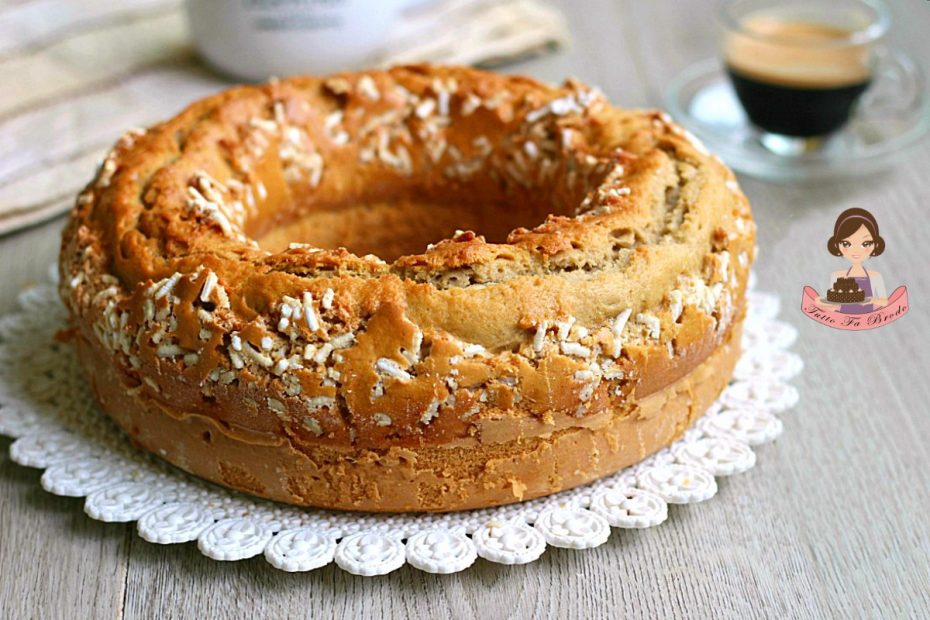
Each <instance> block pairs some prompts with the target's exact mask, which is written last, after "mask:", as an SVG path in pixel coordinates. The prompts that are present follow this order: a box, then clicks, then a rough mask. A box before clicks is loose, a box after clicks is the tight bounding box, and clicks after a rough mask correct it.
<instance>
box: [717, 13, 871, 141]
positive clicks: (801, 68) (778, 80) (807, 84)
mask: <svg viewBox="0 0 930 620" xmlns="http://www.w3.org/2000/svg"><path fill="white" fill-rule="evenodd" d="M849 37H850V32H849V31H848V30H843V29H841V28H835V27H833V26H828V25H823V24H817V23H807V22H798V21H787V20H784V19H779V18H777V17H774V16H772V15H763V16H755V17H750V18H749V19H747V20H745V21H743V22H742V24H741V30H740V31H739V32H734V33H731V34H730V35H729V36H728V37H727V39H726V44H725V49H724V56H725V63H726V68H727V73H728V74H729V76H730V80H731V81H732V83H733V88H734V90H735V91H736V95H737V97H739V100H740V103H742V105H743V108H744V109H745V110H746V114H747V115H748V116H749V119H750V120H751V121H752V122H753V123H754V124H755V125H757V126H759V127H761V128H762V129H764V130H765V131H769V132H772V133H778V134H784V135H788V136H798V137H813V136H823V135H827V134H830V133H832V132H834V131H836V130H837V129H840V128H841V127H842V126H843V125H844V124H846V122H847V121H848V120H849V117H850V114H851V112H852V110H853V106H854V104H855V103H856V101H857V100H858V99H859V97H860V96H861V95H862V93H863V92H865V90H866V89H867V88H868V87H869V82H870V81H871V73H870V69H869V53H870V50H869V49H868V48H867V47H864V46H862V45H858V46H856V45H850V44H848V40H849Z"/></svg>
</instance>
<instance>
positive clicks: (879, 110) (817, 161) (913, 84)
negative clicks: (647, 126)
mask: <svg viewBox="0 0 930 620" xmlns="http://www.w3.org/2000/svg"><path fill="white" fill-rule="evenodd" d="M888 54H889V55H890V56H891V57H892V58H893V60H894V63H895V64H896V65H897V66H898V68H899V69H901V70H900V71H898V72H897V74H896V75H890V76H889V75H883V76H879V75H876V76H875V78H874V79H873V84H874V85H873V86H872V87H871V88H870V89H869V91H868V92H866V94H865V95H863V97H862V99H861V100H860V102H859V105H858V109H857V110H856V112H855V114H854V116H853V118H852V119H851V120H850V122H849V123H848V124H847V125H846V126H845V127H844V128H843V129H842V130H840V131H838V132H837V133H835V134H833V135H831V136H830V137H828V138H824V139H823V140H822V142H821V143H819V144H818V145H817V147H816V148H815V149H813V150H809V151H808V152H806V153H802V154H798V155H779V154H776V153H773V152H772V151H771V150H769V149H768V148H767V147H766V146H764V145H763V138H764V137H765V134H764V132H762V131H761V130H759V129H758V128H756V127H754V126H753V125H751V124H750V122H749V119H748V118H747V117H746V113H745V112H744V111H743V109H742V107H741V106H740V103H739V100H738V99H737V98H736V93H735V92H734V91H733V88H732V86H731V85H730V80H729V78H728V77H727V75H726V73H724V70H723V66H722V62H721V61H720V60H719V59H717V58H710V59H707V60H704V61H702V62H699V63H697V64H695V65H693V66H691V67H689V68H688V69H686V70H685V71H684V72H683V73H682V74H681V75H679V76H678V77H677V78H675V79H674V80H673V81H672V83H671V84H670V85H669V87H668V91H667V93H666V106H667V107H668V111H669V113H670V114H671V115H672V116H673V117H674V119H675V120H676V121H678V122H679V123H681V124H682V125H684V126H685V127H687V128H688V129H689V130H690V131H691V132H692V133H694V134H695V135H696V136H697V137H699V138H700V139H701V141H703V142H704V143H705V144H706V145H707V148H708V149H710V150H711V151H713V152H714V153H716V154H717V155H719V156H720V157H721V158H723V160H724V161H725V162H726V163H727V165H729V166H730V167H731V168H733V169H734V170H736V171H738V172H743V173H745V174H748V175H750V176H754V177H759V178H763V179H768V180H772V181H804V180H822V179H829V178H837V177H844V176H861V175H863V174H867V173H869V172H875V171H878V170H881V169H885V168H888V167H890V166H891V165H893V164H894V162H895V161H896V158H897V156H898V155H900V154H901V152H902V151H903V149H904V148H905V147H906V146H909V145H911V144H913V143H914V142H915V141H916V140H917V139H918V138H920V137H921V136H922V135H923V134H924V132H925V131H926V130H927V127H928V126H930V105H928V98H927V93H926V92H925V90H924V85H923V78H922V76H921V74H920V72H919V70H918V69H917V67H916V65H915V64H914V63H913V62H912V61H911V60H910V59H909V58H908V57H907V56H906V55H904V54H903V53H901V52H897V51H895V52H888ZM889 80H890V83H889ZM905 82H909V83H905ZM908 91H909V94H908ZM908 99H909V100H908Z"/></svg>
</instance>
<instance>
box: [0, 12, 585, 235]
mask: <svg viewBox="0 0 930 620" xmlns="http://www.w3.org/2000/svg"><path fill="white" fill-rule="evenodd" d="M567 38H568V37H567V32H566V28H565V24H564V21H563V19H562V17H561V15H559V14H558V13H557V12H556V11H554V10H552V9H550V8H548V7H545V6H543V5H541V4H539V3H538V2H537V1H536V0H512V1H510V0H503V1H501V0H442V1H440V2H437V3H434V4H431V5H428V6H427V7H426V8H421V9H419V10H418V11H417V12H416V13H414V14H412V15H410V16H408V17H407V18H406V19H405V20H404V21H403V22H402V23H401V24H400V27H399V28H398V32H397V33H396V36H395V37H394V39H393V43H392V44H391V45H390V46H389V47H388V52H387V53H386V55H385V57H384V61H383V64H385V65H387V64H393V63H401V62H420V61H432V62H453V63H461V64H483V65H487V64H495V63H498V62H504V61H507V60H510V59H513V58H516V57H521V56H524V55H527V54H529V53H535V52H538V51H541V50H545V49H550V48H552V47H554V46H558V45H564V44H566V43H567ZM0 84H2V88H0V235H2V234H6V233H9V232H11V231H15V230H18V229H20V228H23V227H26V226H30V225H32V224H36V223H39V222H42V221H45V220H47V219H50V218H52V217H55V216H56V215H59V214H61V213H63V212H65V211H67V210H68V209H69V208H70V207H71V205H72V203H73V200H74V196H75V195H76V194H77V192H78V191H80V189H81V187H82V186H83V185H84V184H85V183H86V182H87V181H88V180H89V179H90V178H91V176H92V175H93V173H94V170H95V168H96V166H97V164H98V162H99V161H100V160H101V159H102V157H103V155H104V153H105V152H106V151H107V149H108V148H109V147H110V145H112V144H113V143H114V142H115V141H116V139H117V138H118V137H119V136H120V135H121V134H122V133H123V132H124V131H125V130H126V129H128V128H130V127H135V126H146V125H150V124H152V123H155V122H157V121H158V120H161V119H164V118H166V117H168V116H170V115H172V114H174V113H176V112H177V111H179V110H180V109H182V108H183V107H184V106H185V105H186V104H188V103H189V102H191V101H192V100H194V99H197V98H200V97H203V96H205V95H208V94H210V93H212V92H215V91H217V90H219V89H221V88H224V87H226V86H228V82H226V81H225V80H224V79H223V78H222V77H220V76H218V75H216V74H213V73H211V72H210V71H209V70H207V69H206V68H205V67H204V66H203V65H202V64H201V63H200V61H199V60H198V59H197V57H196V55H195V53H194V49H193V46H192V45H191V42H190V40H189V37H188V33H187V24H186V23H185V18H184V11H183V6H182V4H181V2H180V0H119V1H117V2H115V1H114V0H0Z"/></svg>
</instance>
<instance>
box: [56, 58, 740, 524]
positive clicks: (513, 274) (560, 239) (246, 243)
mask: <svg viewBox="0 0 930 620" xmlns="http://www.w3.org/2000/svg"><path fill="white" fill-rule="evenodd" d="M754 234H755V226H754V224H753V220H752V216H751V213H750V208H749V204H748V202H747V200H746V198H745V196H744V195H743V194H742V192H740V190H739V188H738V186H737V185H736V182H735V179H734V176H733V174H732V173H731V172H730V171H729V170H728V169H727V168H726V167H725V166H724V165H723V164H722V163H721V162H720V160H719V159H717V158H716V157H714V156H712V155H710V154H708V153H707V152H706V151H705V150H704V148H703V147H702V146H701V145H700V143H698V142H697V141H696V140H695V139H694V138H693V137H691V136H690V134H688V133H687V132H686V131H684V130H682V129H681V128H680V127H678V126H677V125H675V124H673V123H672V122H671V121H670V119H669V118H668V117H667V116H665V115H664V114H663V113H661V112H654V111H630V110H623V109H618V108H615V107H612V106H611V105H610V104H609V103H608V102H607V101H606V100H605V98H604V96H603V95H602V94H601V93H600V92H599V91H597V90H595V89H592V88H589V87H587V86H584V85H582V84H580V83H578V82H576V81H572V80H570V81H568V82H566V83H565V84H564V85H563V86H561V87H554V86H549V85H544V84H541V83H539V82H536V81H534V80H531V79H527V78H523V77H509V76H502V75H496V74H493V73H486V72H481V71H476V70H471V69H465V68H444V67H422V66H412V67H399V68H394V69H391V70H388V71H372V72H362V73H347V74H341V75H336V76H333V77H328V78H323V79H317V78H309V77H307V78H293V79H288V80H281V81H272V82H270V83H268V84H266V85H261V86H245V87H239V88H234V89H232V90H229V91H226V92H223V93H220V94H218V95H215V96H213V97H210V98H207V99H205V100H202V101H199V102H197V103H194V104H193V105H191V106H190V107H189V108H187V109H186V110H185V111H183V112H182V113H181V114H179V115H178V116H177V117H175V118H174V119H172V120H170V121H167V122H165V123H162V124H160V125H156V126H155V127H152V128H151V129H148V130H147V131H133V132H130V133H127V134H126V135H125V136H124V137H123V138H122V139H120V140H119V142H118V143H117V145H116V146H115V148H114V149H113V151H112V152H111V153H110V154H109V156H108V157H107V158H106V159H105V161H104V162H103V164H102V165H101V167H100V170H99V172H98V173H97V175H96V178H95V179H94V180H93V182H92V183H91V184H90V185H89V186H88V187H87V188H86V189H85V190H84V191H83V192H82V193H81V194H80V196H79V197H78V199H77V204H76V206H75V208H74V210H73V212H72V214H71V217H70V221H69V223H68V225H67V227H66V229H65V231H64V234H63V242H62V250H61V259H60V271H61V285H60V286H61V296H62V299H63V300H64V302H65V304H66V305H67V307H68V309H69V313H70V317H71V323H72V328H71V329H70V330H69V332H68V334H70V337H71V339H72V340H73V342H74V343H75V345H76V349H77V352H78V355H79V357H80V360H81V364H82V366H83V367H84V368H85V369H86V372H87V376H88V380H89V382H90V384H91V386H92V389H93V392H94V394H95V396H96V398H97V400H98V402H99V403H100V405H101V407H102V409H103V410H104V411H105V412H106V413H107V414H108V415H109V416H111V417H112V418H113V420H115V421H116V423H117V424H118V425H119V426H120V427H121V428H123V429H124V430H125V431H126V433H128V434H129V435H130V436H131V437H132V439H133V441H134V442H135V443H136V444H137V445H139V446H141V447H143V448H145V449H146V450H150V451H152V452H153V453H155V454H158V455H159V456H160V457H161V458H163V459H165V460H167V461H169V462H171V463H173V464H174V465H176V466H178V467H180V468H182V469H184V470H187V471H189V472H191V473H193V474H195V475H197V476H201V477H203V478H206V479H208V480H211V481H214V482H217V483H220V484H223V485H226V486H228V487H231V488H234V489H238V490H241V491H244V492H247V493H251V494H254V495H259V496H263V497H266V498H270V499H274V500H279V501H283V502H289V503H292V504H299V505H306V506H318V507H326V508H338V509H354V510H370V511H447V510H459V509H465V508H474V507H482V506H492V505H498V504H505V503H508V502H516V501H519V500H524V499H528V498H533V497H539V496H542V495H546V494H549V493H553V492H556V491H559V490H562V489H566V488H569V487H573V486H576V485H580V484H583V483H586V482H589V481H592V480H594V479H596V478H599V477H602V476H605V475H607V474H610V473H613V472H616V471H618V470H620V469H622V468H624V467H627V466H629V465H631V464H633V463H636V462H637V461H639V460H641V459H643V458H644V457H646V456H647V455H649V454H651V453H653V452H656V451H657V450H659V449H661V448H663V447H664V446H667V445H668V444H669V443H670V442H672V441H673V440H674V439H675V438H677V437H678V436H680V435H681V434H682V433H683V432H684V431H685V430H686V429H687V428H688V427H689V426H690V425H691V423H692V422H694V420H695V419H696V418H697V417H699V416H700V415H701V414H703V412H704V411H705V410H706V409H707V407H709V406H710V404H711V403H712V402H713V401H714V399H715V398H716V397H717V396H718V394H719V392H720V391H721V390H722V389H723V387H724V386H725V385H726V383H727V382H728V380H729V377H730V374H731V371H732V369H733V366H734V364H735V362H736V359H737V356H738V353H739V341H740V327H741V324H742V319H743V316H744V311H745V304H744V292H745V283H746V279H747V275H748V270H749V266H750V263H751V261H752V259H753V253H754Z"/></svg>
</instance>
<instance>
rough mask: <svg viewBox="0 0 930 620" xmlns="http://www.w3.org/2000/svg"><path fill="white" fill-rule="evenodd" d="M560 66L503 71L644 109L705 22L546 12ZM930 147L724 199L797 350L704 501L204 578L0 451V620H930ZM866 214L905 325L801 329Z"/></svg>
mask: <svg viewBox="0 0 930 620" xmlns="http://www.w3.org/2000/svg"><path fill="white" fill-rule="evenodd" d="M563 5H564V9H565V12H566V13H567V15H568V17H569V19H570V22H571V27H572V30H573V33H574V45H573V47H572V48H571V49H570V50H567V51H565V52H562V53H559V54H556V55H551V56H547V57H543V58H538V59H534V60H532V61H529V62H526V63H523V64H521V65H519V66H517V67H516V68H515V69H514V70H515V71H520V72H526V73H529V74H532V75H535V76H538V77H541V78H544V79H547V80H560V79H562V78H563V77H565V76H568V75H576V76H578V77H580V78H581V79H583V80H585V81H589V82H591V83H595V84H598V85H600V86H601V87H602V88H603V89H604V90H605V91H606V92H607V94H608V95H609V96H610V97H611V99H612V100H613V101H615V102H619V103H622V104H624V105H628V106H656V105H661V102H662V92H663V87H664V85H665V84H666V83H667V82H668V81H669V80H670V79H671V78H672V77H673V76H674V75H675V74H676V73H677V72H679V71H680V70H682V69H683V68H685V67H686V66H688V65H689V64H691V63H692V62H694V61H695V60H698V59H701V58H705V57H708V56H711V55H712V54H713V53H714V41H715V38H714V34H713V32H714V30H713V28H714V15H713V8H714V3H713V2H710V1H707V2H705V1H698V0H676V1H674V2H673V1H671V0H665V1H661V2H658V1H657V2H645V1H641V0H640V1H634V0H625V1H619V0H618V1H614V2H607V1H597V2H593V1H586V2H583V3H582V2H571V1H570V0H564V2H563ZM892 8H893V11H894V14H895V18H896V23H895V26H894V30H893V33H892V40H893V41H894V42H895V44H897V45H899V46H901V47H903V48H904V49H906V50H908V51H910V52H911V53H912V54H913V55H914V56H915V57H918V58H919V57H921V56H922V57H923V58H925V59H926V58H930V36H928V35H930V2H925V1H923V0H898V1H897V2H895V3H894V4H893V6H892ZM928 179H930V141H927V140H924V141H923V142H922V143H920V144H919V145H917V146H916V147H914V148H913V149H912V150H911V151H910V154H909V157H908V158H907V160H906V161H904V162H903V163H902V164H901V165H900V167H899V168H898V169H897V170H896V171H894V172H892V173H888V174H884V175H878V176H869V177H865V178H860V179H856V180H847V181H841V182H835V183H820V184H817V185H814V186H807V187H799V186H792V185H773V184H768V183H764V182H760V181H754V180H751V179H746V178H743V179H741V182H742V184H743V187H744V189H745V191H746V193H747V194H748V195H749V197H750V199H751V200H752V203H753V207H754V211H755V214H756V218H757V220H758V223H759V246H760V249H761V252H760V257H759V261H758V263H757V273H758V275H759V286H760V288H762V289H767V290H772V291H777V292H778V293H779V294H780V295H781V296H782V300H783V307H784V310H783V317H784V318H786V320H789V321H790V322H792V323H793V324H794V325H796V326H797V327H798V328H799V329H800V339H799V341H798V342H797V344H796V345H795V346H794V350H795V351H797V352H799V353H800V354H801V355H802V356H803V357H804V360H805V363H806V370H805V372H804V373H803V375H802V376H801V377H799V378H798V379H796V380H795V381H794V383H795V385H797V386H798V387H799V388H800V390H801V394H802V400H801V404H800V405H799V406H798V407H797V409H796V410H795V411H793V412H791V413H789V414H786V415H785V416H784V421H785V432H784V434H783V435H782V437H781V438H780V439H779V440H778V441H777V442H776V443H774V444H772V445H769V446H765V447H763V448H761V449H759V450H758V456H759V460H758V465H757V466H756V467H755V469H753V470H752V471H751V472H749V473H747V474H744V475H741V476H737V477H735V478H732V479H728V480H723V481H722V482H721V485H720V492H719V494H718V496H717V497H716V498H715V499H713V500H712V501H709V502H707V503H704V504H699V505H696V506H692V507H686V508H675V509H673V510H672V512H671V515H670V518H669V521H668V522H667V523H666V524H664V525H662V526H661V527H658V528H653V529H651V530H647V531H618V530H614V532H613V534H612V536H611V538H610V540H609V541H608V542H607V543H606V544H604V545H603V546H601V547H599V548H597V549H595V550H591V551H585V552H575V551H566V550H560V549H554V548H550V549H549V550H548V551H547V552H546V554H545V555H544V556H543V557H542V559H540V560H539V561H537V562H535V563H533V564H530V565H528V566H523V567H514V568H510V567H506V566H501V565H497V564H491V563H489V562H485V561H483V560H479V561H478V562H477V564H476V565H475V566H474V567H473V568H471V569H470V570H468V571H465V572H463V573H459V574H456V575H452V576H446V577H440V576H435V575H429V574H425V573H422V572H420V571H417V570H415V569H413V568H410V567H409V566H405V567H404V568H403V569H401V570H399V571H397V572H395V573H392V574H391V575H389V576H387V577H384V578H376V579H369V578H361V577H354V576H352V575H349V574H347V573H345V572H343V571H342V570H340V569H338V568H336V567H335V566H334V565H330V566H328V567H326V568H324V569H321V570H318V571H314V572H311V573H307V574H286V573H282V572H278V571H276V570H274V569H273V568H271V566H269V565H268V564H267V563H266V562H265V561H264V560H263V559H261V558H257V559H253V560H249V561H244V562H235V563H220V562H214V561H212V560H208V559H207V558H205V557H203V556H202V555H201V554H200V553H199V552H198V551H197V549H196V548H195V546H194V545H191V544H188V545H181V546H160V545H152V544H149V543H146V542H144V541H142V540H141V539H140V538H139V537H138V536H137V535H136V533H135V531H134V527H133V526H131V525H105V524H102V523H98V522H96V521H92V520H91V519H89V518H88V517H86V516H85V515H84V514H83V512H82V510H81V508H82V505H81V502H80V501H78V500H73V499H63V498H59V497H54V496H51V495H49V494H47V493H45V492H44V491H43V490H42V489H41V488H40V486H39V473H38V472H37V471H34V470H31V469H26V468H23V467H19V466H17V465H15V464H13V463H11V462H10V460H9V458H8V457H7V456H6V448H7V447H8V445H9V441H8V440H0V452H2V453H3V456H0V617H2V618H8V617H9V618H25V617H39V616H55V617H58V616H68V617H107V618H110V617H123V616H125V617H140V616H145V617H150V616H155V617H183V616H188V617H189V616H192V615H196V616H199V617H205V618H210V617H220V616H231V615H254V616H256V617H267V616H271V617H284V616H291V615H293V616H305V615H306V616H314V617H332V616H342V617H374V618H380V617H393V616H400V617H403V616H425V617H431V618H445V617H474V616H481V617H484V618H496V617H505V616H516V617H526V616H535V617H543V616H553V617H559V618H576V617H577V618H592V617H620V616H621V615H623V616H627V615H631V616H645V617H672V616H675V617H681V616H688V617H711V616H714V617H737V618H749V617H824V616H828V617H839V618H849V617H863V616H866V617H928V616H930V517H928V516H927V515H928V511H930V473H928V472H930V447H928V444H930V442H928V440H927V435H928V434H930V406H928V403H930V387H928V386H930V380H928V376H927V375H928V370H930V337H928V336H930V304H928V302H927V301H926V300H927V299H928V297H930V260H928V257H930V225H928V223H927V222H928V219H927V218H928V215H930V191H928V190H927V187H928ZM850 206H861V207H865V208H868V209H869V210H871V211H872V212H873V213H874V214H875V215H876V216H877V218H878V220H879V223H880V225H881V231H882V235H883V236H884V237H885V239H886V240H887V243H888V247H887V250H886V253H885V255H884V256H882V257H881V258H880V259H878V260H877V261H876V263H875V267H876V268H880V269H881V271H882V272H883V273H884V274H886V275H885V278H886V281H887V282H888V284H889V285H892V286H893V285H896V284H897V283H905V284H907V285H908V287H909V290H910V293H911V299H912V302H913V306H914V307H913V308H912V310H911V312H910V314H909V315H908V316H907V317H905V318H904V319H902V320H901V321H899V322H897V323H895V324H893V325H890V326H887V327H884V328H882V329H880V330H877V331H872V332H862V333H847V332H840V331H836V330H831V329H827V328H825V327H822V326H820V325H818V324H816V323H815V322H813V321H810V320H808V319H806V318H804V317H803V316H802V314H801V311H800V309H799V307H800V303H799V302H800V296H801V289H802V286H803V285H804V284H814V285H815V286H817V287H818V288H819V287H821V286H822V284H823V280H824V279H825V276H826V274H828V273H829V272H830V271H832V270H834V269H837V268H839V261H838V260H837V259H834V258H833V257H831V256H829V255H828V254H827V252H826V250H825V243H826V239H827V237H828V236H829V235H830V233H831V232H832V226H833V221H834V218H835V217H836V215H837V214H838V213H839V212H840V211H841V210H843V209H845V208H847V207H850ZM61 226H62V221H61V220H60V219H59V220H56V221H52V222H49V223H47V224H45V225H42V226H39V227H37V228H33V229H31V230H28V231H25V232H21V233H19V234H16V235H13V236H8V237H6V238H3V239H0V291H2V293H3V295H2V296H0V311H4V312H5V311H8V310H9V309H11V308H13V306H14V304H15V297H14V296H15V293H16V291H18V290H20V289H21V288H22V287H23V286H24V285H27V284H29V283H30V282H36V281H38V280H40V279H42V278H43V277H44V274H45V273H46V268H47V266H48V265H49V263H51V262H52V261H53V260H54V258H55V256H56V253H57V247H58V246H57V243H58V232H59V230H60V228H61Z"/></svg>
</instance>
